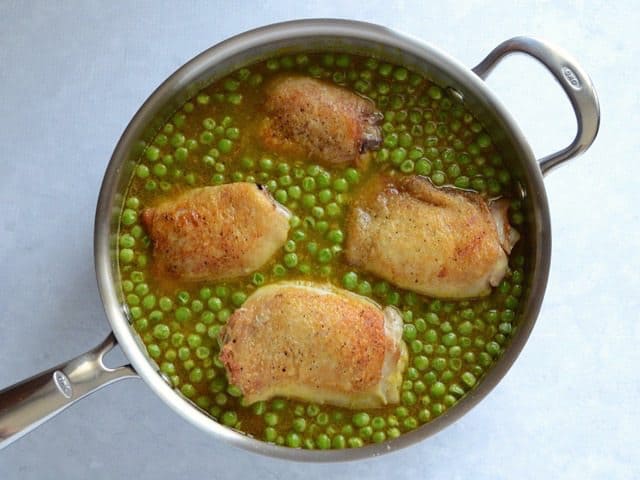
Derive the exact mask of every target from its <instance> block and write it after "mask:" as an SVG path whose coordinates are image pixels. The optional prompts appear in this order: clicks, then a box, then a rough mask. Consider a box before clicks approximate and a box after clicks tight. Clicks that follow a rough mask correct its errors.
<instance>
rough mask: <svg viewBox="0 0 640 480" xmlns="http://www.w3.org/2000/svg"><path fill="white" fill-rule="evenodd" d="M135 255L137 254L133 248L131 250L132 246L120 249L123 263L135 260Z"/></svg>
mask: <svg viewBox="0 0 640 480" xmlns="http://www.w3.org/2000/svg"><path fill="white" fill-rule="evenodd" d="M134 256H135V255H134V253H133V250H131V249H130V248H122V249H120V252H119V257H120V261H121V262H122V263H131V262H132V261H133V258H134Z"/></svg>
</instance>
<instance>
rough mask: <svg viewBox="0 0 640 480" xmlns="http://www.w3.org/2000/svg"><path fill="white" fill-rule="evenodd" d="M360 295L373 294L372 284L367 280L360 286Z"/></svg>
mask: <svg viewBox="0 0 640 480" xmlns="http://www.w3.org/2000/svg"><path fill="white" fill-rule="evenodd" d="M358 293H359V294H360V295H365V296H370V295H371V293H372V288H371V284H370V283H369V282H367V281H366V280H363V281H362V282H360V283H359V284H358Z"/></svg>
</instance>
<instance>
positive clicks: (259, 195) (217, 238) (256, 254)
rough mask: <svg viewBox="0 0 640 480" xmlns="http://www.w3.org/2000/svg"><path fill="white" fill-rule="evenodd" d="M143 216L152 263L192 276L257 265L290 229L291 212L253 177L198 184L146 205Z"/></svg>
mask: <svg viewBox="0 0 640 480" xmlns="http://www.w3.org/2000/svg"><path fill="white" fill-rule="evenodd" d="M141 220H142V223H143V225H144V226H145V228H146V230H147V232H148V234H149V237H150V238H151V241H152V242H153V260H154V263H155V265H154V268H156V269H158V271H159V272H160V273H164V274H168V275H170V276H173V277H177V278H180V279H182V280H193V281H195V280H218V279H228V278H232V277H237V276H241V275H246V274H248V273H251V272H253V271H255V270H257V269H259V268H260V267H261V266H262V265H264V264H265V263H266V262H267V261H268V260H269V259H270V258H271V257H272V256H273V254H274V253H275V252H276V250H278V248H280V247H281V246H282V245H283V244H284V243H285V241H286V240H287V234H288V231H289V212H288V211H287V210H285V209H284V208H283V207H282V206H280V204H278V203H277V202H276V201H275V200H273V199H272V198H271V196H270V195H269V194H268V193H267V192H266V190H264V189H263V188H262V187H260V186H259V185H255V184H253V183H231V184H228V185H220V186H216V187H203V188H196V189H194V190H190V191H188V192H186V193H184V194H182V195H180V196H179V197H177V198H174V199H172V200H169V201H167V202H165V203H161V204H160V205H158V206H156V207H153V208H147V209H145V210H144V211H143V212H142V216H141Z"/></svg>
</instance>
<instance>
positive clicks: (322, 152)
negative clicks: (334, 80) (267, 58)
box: [260, 76, 382, 164]
mask: <svg viewBox="0 0 640 480" xmlns="http://www.w3.org/2000/svg"><path fill="white" fill-rule="evenodd" d="M264 110H265V113H266V117H265V118H264V119H263V121H262V125H261V127H260V136H261V138H262V141H263V143H264V144H265V146H266V147H267V148H269V149H271V150H274V151H276V152H281V153H290V154H296V155H307V156H308V157H309V158H310V159H311V160H314V161H317V162H321V163H324V164H346V163H352V164H357V163H358V161H359V159H360V154H361V153H363V152H365V151H366V150H369V149H372V148H375V147H377V146H378V145H379V144H380V141H381V132H380V128H379V127H378V126H377V124H378V123H379V122H380V120H381V119H382V115H381V114H380V113H379V112H376V110H375V106H374V104H373V102H371V101H370V100H368V99H366V98H363V97H360V96H359V95H357V94H355V93H353V92H350V91H348V90H346V89H344V88H342V87H338V86H336V85H333V84H331V83H328V82H324V81H321V80H315V79H313V78H308V77H300V76H282V77H278V78H277V79H275V80H274V81H273V82H271V84H270V85H268V87H267V96H266V100H265V104H264Z"/></svg>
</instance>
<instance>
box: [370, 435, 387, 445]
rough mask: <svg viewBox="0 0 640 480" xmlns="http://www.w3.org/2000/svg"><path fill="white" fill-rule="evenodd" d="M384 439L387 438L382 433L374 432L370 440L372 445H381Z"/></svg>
mask: <svg viewBox="0 0 640 480" xmlns="http://www.w3.org/2000/svg"><path fill="white" fill-rule="evenodd" d="M386 439H387V436H386V435H385V433H384V432H374V433H373V435H371V440H372V441H373V443H382V442H384V441H385V440H386Z"/></svg>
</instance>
